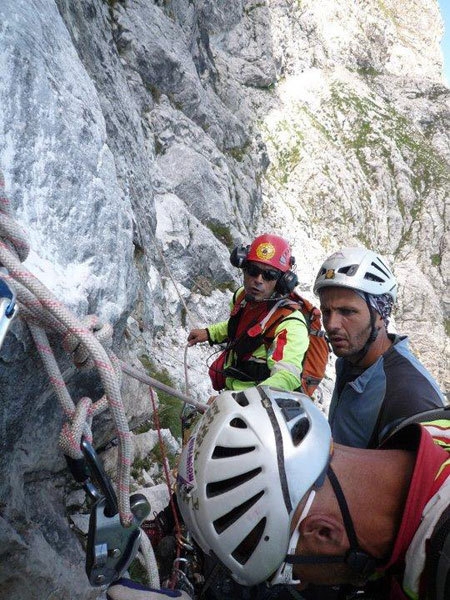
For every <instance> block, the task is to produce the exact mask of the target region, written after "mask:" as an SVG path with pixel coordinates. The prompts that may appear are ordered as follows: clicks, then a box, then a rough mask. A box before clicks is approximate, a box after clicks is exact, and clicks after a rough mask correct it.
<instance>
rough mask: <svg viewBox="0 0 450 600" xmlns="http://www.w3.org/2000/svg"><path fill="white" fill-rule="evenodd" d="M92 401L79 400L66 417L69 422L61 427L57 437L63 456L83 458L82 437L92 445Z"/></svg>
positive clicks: (85, 398)
mask: <svg viewBox="0 0 450 600" xmlns="http://www.w3.org/2000/svg"><path fill="white" fill-rule="evenodd" d="M92 415H93V410H92V400H91V399H90V398H88V397H87V396H84V397H83V398H80V400H79V401H78V403H77V405H76V407H75V409H74V410H72V411H71V414H70V415H68V416H69V418H70V422H69V421H66V422H65V423H64V425H63V426H62V429H61V433H60V436H59V447H60V448H61V449H62V451H63V452H64V454H67V455H68V456H70V457H71V458H74V459H75V460H76V459H79V458H83V453H82V451H81V438H82V436H84V437H85V438H86V439H87V441H88V442H89V443H92V431H91V424H92Z"/></svg>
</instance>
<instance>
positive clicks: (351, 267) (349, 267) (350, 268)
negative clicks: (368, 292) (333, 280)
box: [338, 265, 359, 277]
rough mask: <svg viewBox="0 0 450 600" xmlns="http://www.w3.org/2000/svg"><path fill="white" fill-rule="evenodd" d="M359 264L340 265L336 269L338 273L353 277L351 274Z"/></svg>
mask: <svg viewBox="0 0 450 600" xmlns="http://www.w3.org/2000/svg"><path fill="white" fill-rule="evenodd" d="M358 267H359V265H346V266H345V267H341V268H340V269H338V273H344V275H347V276H348V277H353V275H354V274H355V273H356V271H357V270H358Z"/></svg>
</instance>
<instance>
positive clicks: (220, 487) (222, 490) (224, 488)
mask: <svg viewBox="0 0 450 600" xmlns="http://www.w3.org/2000/svg"><path fill="white" fill-rule="evenodd" d="M261 471H262V469H261V467H258V468H256V469H253V470H252V471H248V472H247V473H242V475H237V476H236V477H230V478H229V479H223V480H222V481H215V482H214V483H208V485H207V486H206V496H207V497H208V498H214V496H220V495H221V494H226V493H227V492H229V491H231V490H234V489H235V488H237V487H239V486H240V485H243V484H244V483H246V482H247V481H250V480H251V479H254V478H255V477H256V476H257V475H258V474H259V473H261Z"/></svg>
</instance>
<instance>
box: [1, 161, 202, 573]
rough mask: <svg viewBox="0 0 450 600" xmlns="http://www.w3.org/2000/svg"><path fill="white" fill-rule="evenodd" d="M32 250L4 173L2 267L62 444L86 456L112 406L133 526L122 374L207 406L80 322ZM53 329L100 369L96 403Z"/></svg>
mask: <svg viewBox="0 0 450 600" xmlns="http://www.w3.org/2000/svg"><path fill="white" fill-rule="evenodd" d="M29 251H30V248H29V245H28V242H27V235H26V232H25V231H24V229H23V228H22V227H20V226H19V225H18V224H17V223H16V221H15V220H14V218H13V216H12V211H11V205H10V202H9V199H8V197H7V196H6V194H5V181H4V176H3V173H2V172H1V171H0V266H3V267H5V268H6V270H7V274H6V275H3V273H2V277H4V279H5V280H7V281H8V280H9V281H10V282H12V283H13V284H14V288H15V290H16V294H17V301H18V303H19V306H20V312H19V315H20V317H21V318H22V319H23V320H25V321H26V323H27V325H28V328H29V330H30V332H31V335H32V338H33V341H34V343H35V345H36V348H37V350H38V352H39V355H40V357H41V359H42V362H43V364H44V367H45V369H46V372H47V374H48V377H49V381H50V383H51V385H52V387H53V390H54V393H55V395H56V397H57V399H58V401H59V403H60V405H61V407H62V410H63V412H64V414H65V416H66V419H67V420H66V422H65V423H64V425H63V428H62V430H61V433H60V440H59V446H60V447H61V449H62V450H63V452H64V453H65V454H67V455H68V456H70V457H71V458H74V459H77V458H80V457H81V456H82V452H81V438H82V436H85V437H86V438H87V439H88V440H92V431H91V426H92V420H93V418H94V416H96V415H98V414H100V413H101V412H103V411H104V410H106V409H107V408H108V409H109V410H110V411H111V414H112V417H113V422H114V426H115V429H116V432H117V438H118V442H119V445H118V461H117V496H118V508H119V515H120V521H121V523H122V525H123V526H124V527H128V526H129V525H131V523H132V522H133V518H134V516H133V513H132V512H131V509H130V468H131V453H132V449H131V439H130V430H129V427H128V420H127V417H126V414H125V409H124V406H123V403H122V397H121V390H120V388H121V379H122V372H124V373H127V374H128V375H130V376H132V377H134V378H136V379H138V380H139V381H141V382H143V383H146V384H147V385H150V386H153V387H156V388H159V389H162V390H163V391H166V392H167V393H169V394H171V395H173V396H175V397H177V398H179V399H181V400H183V401H184V402H186V403H188V404H191V405H192V406H195V407H196V408H197V410H198V411H199V412H204V411H205V410H206V408H207V406H206V405H205V404H202V403H199V402H196V401H194V400H193V399H192V398H190V397H189V396H187V395H185V394H182V393H179V392H177V391H176V390H173V389H172V388H170V387H169V386H166V385H164V384H161V383H160V382H158V381H157V380H155V379H153V378H151V377H149V376H147V375H146V374H145V373H142V372H140V371H139V370H138V369H134V368H132V367H130V366H129V365H127V364H126V363H124V362H123V361H121V360H119V359H118V358H117V356H115V354H114V353H113V352H112V350H111V345H112V333H113V329H112V327H111V326H110V325H109V324H106V325H104V324H102V323H100V321H99V320H98V318H97V317H96V316H95V315H88V316H87V317H85V319H83V320H82V321H80V320H79V319H78V318H77V317H76V316H75V315H74V314H73V313H72V312H71V311H70V310H69V309H68V308H67V307H66V306H65V305H64V304H63V303H62V302H60V301H59V300H58V299H57V298H56V297H55V296H54V295H53V294H52V292H50V291H49V290H48V289H47V288H46V286H44V285H43V284H42V283H41V282H40V281H39V280H38V279H37V278H36V277H35V276H34V275H32V274H31V273H30V271H28V269H26V268H25V267H24V266H23V265H22V263H23V262H24V261H25V260H26V258H27V257H28V254H29ZM47 331H52V332H56V333H58V334H59V335H60V336H61V337H62V339H63V348H64V350H65V351H66V352H68V353H70V354H71V355H72V359H73V361H74V364H75V365H76V366H77V367H78V368H83V369H87V368H92V367H95V368H96V369H97V371H98V374H99V377H100V380H101V383H102V386H103V390H104V396H103V397H102V398H100V399H99V400H97V401H95V402H93V401H92V400H91V399H90V398H87V397H83V398H80V399H79V400H78V402H77V403H76V404H75V403H74V402H73V400H72V398H71V396H70V394H69V392H68V390H67V387H66V384H65V381H64V379H63V376H62V374H61V371H60V369H59V366H58V364H57V361H56V359H55V356H54V353H53V350H52V348H51V346H50V343H49V340H48V337H47ZM142 537H143V538H144V537H146V536H142ZM141 551H142V552H143V553H144V555H147V556H146V558H145V562H146V564H149V563H151V562H152V561H151V559H149V558H148V553H149V552H152V550H151V545H150V550H149V544H146V543H145V544H144V545H143V547H142V548H141ZM153 560H154V556H153ZM150 570H151V571H152V572H153V574H152V575H151V577H152V581H153V582H156V581H157V579H155V576H154V570H155V569H154V567H152V568H151V569H150ZM149 572H150V571H149Z"/></svg>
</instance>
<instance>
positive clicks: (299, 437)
mask: <svg viewBox="0 0 450 600" xmlns="http://www.w3.org/2000/svg"><path fill="white" fill-rule="evenodd" d="M309 429H310V423H309V419H308V417H307V416H306V413H305V415H304V416H301V417H300V418H299V420H298V421H297V423H295V425H294V426H293V428H292V429H291V437H292V442H293V444H294V446H298V445H299V444H300V443H301V442H303V440H304V439H305V437H306V434H307V433H308V431H309Z"/></svg>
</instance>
